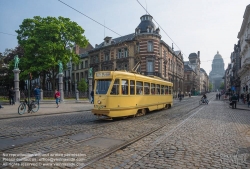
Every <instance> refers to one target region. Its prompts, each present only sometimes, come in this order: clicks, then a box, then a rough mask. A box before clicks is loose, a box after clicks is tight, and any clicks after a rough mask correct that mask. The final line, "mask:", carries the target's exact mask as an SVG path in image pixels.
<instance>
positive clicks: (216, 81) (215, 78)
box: [209, 52, 225, 91]
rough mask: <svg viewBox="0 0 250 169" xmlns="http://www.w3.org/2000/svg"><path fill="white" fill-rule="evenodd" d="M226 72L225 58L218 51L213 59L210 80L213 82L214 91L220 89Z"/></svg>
mask: <svg viewBox="0 0 250 169" xmlns="http://www.w3.org/2000/svg"><path fill="white" fill-rule="evenodd" d="M224 74H225V69H224V60H223V58H222V56H221V55H220V54H219V52H217V54H216V55H215V56H214V59H213V63H212V71H211V72H210V73H209V81H210V83H211V84H212V91H217V90H219V89H220V86H221V83H222V82H223V79H222V78H223V76H224Z"/></svg>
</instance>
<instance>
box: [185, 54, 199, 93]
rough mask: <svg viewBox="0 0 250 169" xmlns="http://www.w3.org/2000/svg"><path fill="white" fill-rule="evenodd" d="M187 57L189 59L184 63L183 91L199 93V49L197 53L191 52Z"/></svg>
mask: <svg viewBox="0 0 250 169" xmlns="http://www.w3.org/2000/svg"><path fill="white" fill-rule="evenodd" d="M188 59H189V61H187V62H185V63H184V66H185V70H184V73H185V81H184V91H185V92H186V93H189V92H190V93H191V94H192V95H197V94H199V93H200V51H198V53H197V54H196V53H191V54H190V55H189V57H188Z"/></svg>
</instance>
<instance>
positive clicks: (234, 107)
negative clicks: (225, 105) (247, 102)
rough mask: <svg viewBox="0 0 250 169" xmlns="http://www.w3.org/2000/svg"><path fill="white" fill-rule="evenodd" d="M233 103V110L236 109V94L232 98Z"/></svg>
mask: <svg viewBox="0 0 250 169" xmlns="http://www.w3.org/2000/svg"><path fill="white" fill-rule="evenodd" d="M231 101H232V109H236V103H237V97H236V95H235V94H233V96H232V97H231Z"/></svg>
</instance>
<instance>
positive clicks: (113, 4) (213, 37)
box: [0, 0, 250, 74]
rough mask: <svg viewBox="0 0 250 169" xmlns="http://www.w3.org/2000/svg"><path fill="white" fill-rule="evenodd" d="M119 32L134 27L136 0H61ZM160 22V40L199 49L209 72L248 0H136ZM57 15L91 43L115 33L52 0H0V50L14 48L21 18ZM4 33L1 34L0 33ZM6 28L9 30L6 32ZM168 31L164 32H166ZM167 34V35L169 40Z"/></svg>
mask: <svg viewBox="0 0 250 169" xmlns="http://www.w3.org/2000/svg"><path fill="white" fill-rule="evenodd" d="M62 1H63V2H65V3H67V4H68V5H70V6H72V7H74V8H75V9H77V10H79V11H80V12H82V13H83V14H85V15H87V16H89V17H91V18H93V19H94V20H96V21H97V22H100V23H102V24H104V22H105V25H106V26H107V27H108V28H110V29H112V30H113V31H115V32H117V33H118V34H120V35H122V36H123V35H127V34H130V33H134V31H135V28H136V27H137V26H138V25H139V23H140V17H141V16H142V15H144V14H146V12H145V10H144V9H143V8H142V7H141V5H140V4H139V3H138V2H137V0H126V1H124V0H91V1H90V0H62ZM139 2H140V3H141V4H142V5H143V6H144V7H145V8H146V7H147V10H148V12H149V14H151V15H152V16H153V18H154V19H155V20H156V22H157V23H158V24H159V25H158V24H157V23H155V25H156V26H157V27H158V26H160V27H161V28H162V29H163V30H164V31H165V32H166V33H165V32H164V31H163V30H162V29H161V36H162V40H163V41H165V42H166V43H167V44H168V45H169V46H171V45H172V43H174V44H175V45H174V50H181V51H182V53H183V54H184V60H185V61H187V60H188V56H189V54H190V53H193V52H195V53H197V52H198V51H200V55H201V56H200V59H201V61H202V62H201V67H202V68H204V69H205V70H206V72H207V73H208V74H209V72H210V71H211V69H212V68H211V64H212V60H213V58H214V55H215V54H216V53H217V51H219V53H220V54H221V55H222V57H223V59H224V63H225V69H226V68H227V65H228V63H229V62H230V54H231V52H233V48H234V44H236V43H237V42H238V39H237V35H238V32H239V31H240V27H241V24H242V21H243V15H244V12H245V9H246V6H247V5H248V4H250V3H249V2H250V1H249V0H139ZM34 16H41V17H47V16H54V17H58V16H63V17H67V18H70V19H71V20H72V21H75V22H77V23H78V24H79V25H80V26H82V28H83V29H84V30H85V33H84V34H85V36H86V37H87V39H88V40H89V42H90V43H91V44H92V46H95V44H100V43H101V42H102V41H103V39H104V36H111V37H113V38H117V37H119V35H117V34H115V33H113V32H111V31H109V30H108V29H105V30H104V28H103V26H101V25H99V24H97V23H96V22H94V21H92V20H90V19H89V18H87V17H85V16H84V15H82V14H80V13H78V12H76V11H74V10H73V9H71V8H69V7H67V6H66V5H64V4H63V3H61V2H60V1H58V0H0V52H4V51H5V49H6V48H15V47H16V46H17V39H16V36H13V35H16V33H15V30H17V29H19V25H20V24H21V23H22V21H23V20H24V19H26V18H33V17H34ZM4 33H7V34H4ZM8 34H11V35H8ZM169 37H170V38H169ZM171 39H172V40H171Z"/></svg>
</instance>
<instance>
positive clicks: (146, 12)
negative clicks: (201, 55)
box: [137, 0, 187, 57]
mask: <svg viewBox="0 0 250 169" xmlns="http://www.w3.org/2000/svg"><path fill="white" fill-rule="evenodd" d="M137 2H138V3H139V4H140V5H141V7H142V8H143V9H144V10H145V11H146V13H147V14H149V15H150V13H149V12H148V10H147V9H146V8H145V7H144V6H143V5H142V4H141V3H140V2H139V0H137ZM153 20H154V21H155V22H156V23H157V24H158V26H159V27H160V28H161V29H162V30H163V32H164V33H165V34H166V35H167V36H168V38H169V39H170V40H171V41H172V42H173V43H174V44H175V46H177V47H178V48H179V49H180V50H181V48H180V47H179V46H178V45H177V44H176V43H175V42H174V40H173V39H172V38H171V37H170V36H169V35H168V34H167V32H166V31H165V30H164V29H163V28H162V27H161V25H160V24H159V23H158V22H157V21H156V20H155V19H154V18H153ZM182 53H183V52H182ZM183 55H185V53H183ZM185 56H186V55H185ZM186 57H187V56H186Z"/></svg>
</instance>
